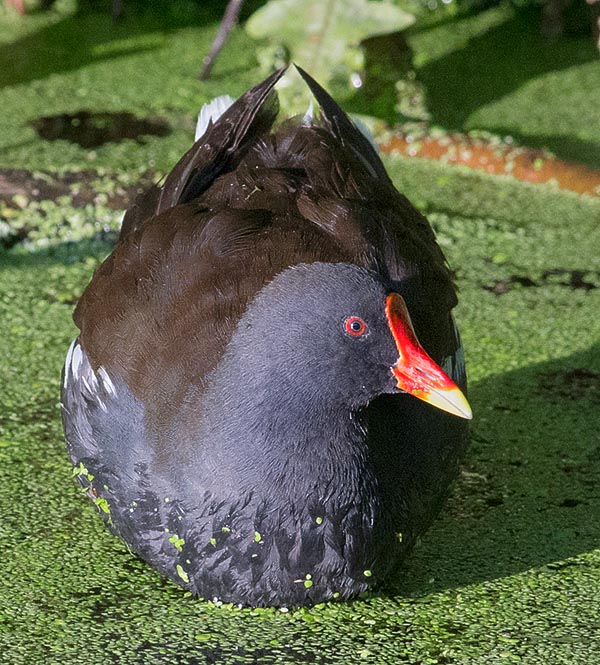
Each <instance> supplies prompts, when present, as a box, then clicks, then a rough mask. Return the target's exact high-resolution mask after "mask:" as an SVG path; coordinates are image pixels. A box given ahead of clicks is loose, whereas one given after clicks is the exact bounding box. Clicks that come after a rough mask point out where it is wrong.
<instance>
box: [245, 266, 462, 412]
mask: <svg viewBox="0 0 600 665" xmlns="http://www.w3.org/2000/svg"><path fill="white" fill-rule="evenodd" d="M236 337H237V339H236V341H235V347H236V349H237V355H238V358H239V354H240V353H242V354H244V356H245V357H248V356H252V357H253V358H259V359H260V360H259V361H258V363H260V365H259V366H257V362H253V363H251V364H250V365H248V364H246V363H243V365H244V368H243V369H242V368H240V371H243V372H250V373H255V374H258V375H260V377H261V378H262V380H264V378H265V373H266V374H268V375H269V377H270V380H269V383H272V380H275V382H277V383H278V385H280V386H281V390H282V391H288V392H289V391H292V392H294V393H298V394H302V395H304V396H305V397H306V396H307V395H308V396H310V397H311V398H314V399H319V400H325V401H327V402H331V403H336V404H347V405H348V406H350V407H351V408H361V407H363V406H366V405H367V404H368V403H369V402H370V401H371V400H372V399H374V398H375V397H377V396H378V395H381V394H389V393H408V394H410V395H412V396H414V397H415V398H417V399H420V400H423V401H424V402H427V403H428V404H430V405H431V406H432V407H435V408H438V409H442V410H443V411H447V412H448V413H451V414H453V415H455V416H458V417H461V418H466V419H470V418H471V409H470V407H469V404H468V402H467V400H466V398H465V396H464V395H463V393H462V391H461V390H460V388H459V387H458V386H457V385H456V384H455V383H454V381H453V380H452V379H451V378H450V377H449V376H448V375H447V374H446V373H445V372H444V371H443V370H442V368H441V367H440V366H439V365H438V364H437V363H436V362H435V361H434V360H432V358H431V357H430V356H429V355H428V354H427V352H426V351H425V350H424V349H423V347H422V346H421V344H420V343H419V341H418V339H417V336H416V334H415V331H414V329H413V325H412V322H411V317H410V314H409V311H408V308H407V306H406V303H405V301H404V299H403V297H402V295H400V294H399V293H397V292H395V291H394V290H393V289H392V288H391V287H390V286H389V285H387V284H386V283H385V280H384V279H382V277H381V276H380V275H378V274H377V273H375V272H373V271H370V270H367V269H365V268H361V267H358V266H355V265H350V264H345V263H312V264H300V265H296V266H294V267H292V268H289V269H288V270H286V271H284V272H283V273H281V274H280V275H278V276H277V277H276V278H275V279H274V280H273V281H272V282H271V283H269V284H268V285H267V286H265V287H264V288H263V289H262V291H261V292H260V294H259V295H258V296H257V298H256V299H255V300H254V302H253V303H252V304H251V305H250V307H249V309H248V311H247V313H246V315H245V316H244V317H243V318H242V320H241V321H240V326H239V327H238V333H237V335H236ZM241 378H242V380H243V382H244V383H245V384H248V383H250V384H251V385H252V384H253V386H254V387H255V389H257V388H258V383H259V382H260V380H261V379H260V378H259V377H258V376H256V375H255V376H244V377H241Z"/></svg>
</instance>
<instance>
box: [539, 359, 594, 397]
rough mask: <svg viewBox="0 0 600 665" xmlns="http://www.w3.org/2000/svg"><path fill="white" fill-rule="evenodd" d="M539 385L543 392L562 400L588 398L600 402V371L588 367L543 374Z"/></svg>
mask: <svg viewBox="0 0 600 665" xmlns="http://www.w3.org/2000/svg"><path fill="white" fill-rule="evenodd" d="M538 385H539V389H540V391H541V392H543V393H547V394H550V395H552V396H554V397H556V398H558V399H561V400H563V399H569V400H577V399H582V398H586V399H590V400H592V401H594V402H598V403H600V372H594V371H592V370H591V369H587V368H586V367H575V368H573V369H569V370H566V371H561V372H548V373H545V374H542V375H540V376H539V378H538Z"/></svg>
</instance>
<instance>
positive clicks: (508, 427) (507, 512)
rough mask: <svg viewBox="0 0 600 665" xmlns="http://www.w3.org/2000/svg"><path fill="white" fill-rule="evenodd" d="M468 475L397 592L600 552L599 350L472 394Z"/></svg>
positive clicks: (511, 375) (480, 386) (484, 385)
mask: <svg viewBox="0 0 600 665" xmlns="http://www.w3.org/2000/svg"><path fill="white" fill-rule="evenodd" d="M469 396H470V400H471V401H472V404H473V407H474V413H475V420H474V424H473V428H472V437H471V438H472V441H471V447H470V450H469V452H468V453H467V458H466V460H465V466H464V470H463V473H462V476H461V478H460V480H459V482H458V483H457V485H456V487H455V488H454V491H453V496H452V498H451V500H450V501H449V502H448V504H447V506H446V509H445V510H444V511H443V514H442V516H441V517H440V518H439V519H438V520H437V522H436V523H435V524H434V526H433V527H432V529H431V530H430V531H429V532H428V533H427V534H426V535H425V536H424V538H423V542H422V544H421V546H420V547H418V548H417V550H416V551H415V553H414V554H413V556H412V558H411V559H410V561H409V562H408V563H407V564H406V567H404V568H403V569H402V570H400V571H399V573H398V575H397V576H396V581H395V582H394V583H393V584H392V585H391V586H392V587H393V591H394V592H397V593H399V594H401V595H402V594H407V593H408V594H411V595H418V596H420V595H425V594H427V593H429V592H432V591H436V590H441V589H444V588H452V587H456V586H464V585H467V584H472V583H477V582H481V581H484V580H492V579H496V578H501V577H506V576H509V575H513V574H516V573H521V572H524V571H527V570H529V569H531V568H539V567H544V566H547V567H548V568H553V567H554V568H559V567H567V566H570V565H584V564H581V563H578V562H573V563H571V562H565V561H564V560H565V559H568V558H569V557H575V556H577V555H579V554H582V553H584V552H588V551H590V550H593V549H595V548H597V547H599V546H600V527H599V525H600V495H599V493H598V487H599V486H600V438H599V436H598V432H600V344H596V345H594V346H592V347H591V348H590V349H588V350H587V351H585V352H580V353H575V354H573V355H571V356H567V357H565V358H562V359H560V360H553V361H550V362H545V363H540V364H535V365H531V366H530V367H525V368H522V369H519V370H516V371H513V372H507V373H506V374H503V375H500V376H494V377H490V378H488V379H485V380H483V381H480V382H478V383H475V384H473V385H472V386H471V389H470V391H469Z"/></svg>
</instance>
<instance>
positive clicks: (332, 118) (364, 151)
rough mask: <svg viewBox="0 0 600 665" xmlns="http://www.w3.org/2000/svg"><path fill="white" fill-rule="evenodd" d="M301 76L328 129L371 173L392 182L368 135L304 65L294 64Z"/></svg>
mask: <svg viewBox="0 0 600 665" xmlns="http://www.w3.org/2000/svg"><path fill="white" fill-rule="evenodd" d="M294 66H295V67H296V69H297V70H298V73H299V74H300V76H301V77H302V78H303V79H304V82H305V83H306V85H307V86H308V87H309V89H310V91H311V92H312V94H313V96H314V98H315V99H316V100H317V102H318V103H319V106H320V107H321V114H322V120H323V122H324V123H325V126H326V127H327V129H328V130H329V131H330V132H331V133H332V134H333V135H334V136H335V137H336V138H338V139H339V140H340V141H341V142H342V144H343V145H344V146H346V147H348V148H351V150H352V152H353V153H354V155H355V157H357V158H358V159H359V161H360V162H362V163H363V164H364V165H365V166H366V167H367V169H368V170H369V171H370V172H371V174H372V175H373V176H375V177H377V178H381V179H383V181H384V182H389V183H390V184H391V182H390V179H389V176H388V174H387V172H386V170H385V167H384V166H383V164H382V162H381V159H379V155H378V154H377V151H376V150H375V148H374V147H373V146H372V145H371V143H370V141H369V140H368V139H367V137H366V136H365V135H364V134H363V133H362V132H361V131H360V130H359V129H358V128H357V127H356V125H355V124H354V123H353V122H352V121H351V120H350V118H349V117H348V116H347V115H346V113H345V112H344V111H343V110H342V109H341V108H340V107H339V106H338V104H336V102H335V101H334V100H333V98H332V97H331V95H330V94H329V93H328V92H327V91H326V90H325V89H324V88H322V87H321V86H320V85H319V84H318V83H317V82H316V81H315V79H314V78H313V77H312V76H310V74H308V73H307V72H305V71H304V70H303V69H302V67H299V66H298V65H294Z"/></svg>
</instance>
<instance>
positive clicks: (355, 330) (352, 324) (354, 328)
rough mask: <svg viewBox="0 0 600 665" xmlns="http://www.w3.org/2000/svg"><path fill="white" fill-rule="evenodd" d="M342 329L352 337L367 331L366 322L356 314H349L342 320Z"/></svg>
mask: <svg viewBox="0 0 600 665" xmlns="http://www.w3.org/2000/svg"><path fill="white" fill-rule="evenodd" d="M344 330H345V331H346V332H347V333H348V334H349V335H352V337H360V336H361V335H364V334H365V333H366V332H367V324H366V323H365V322H364V321H363V320H362V319H361V318H360V317H358V316H351V317H349V318H347V319H346V320H345V321H344Z"/></svg>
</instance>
